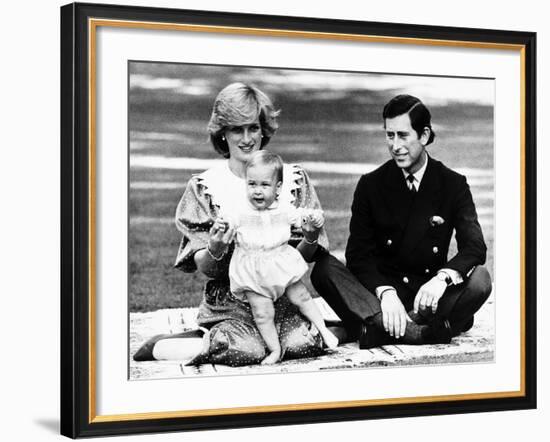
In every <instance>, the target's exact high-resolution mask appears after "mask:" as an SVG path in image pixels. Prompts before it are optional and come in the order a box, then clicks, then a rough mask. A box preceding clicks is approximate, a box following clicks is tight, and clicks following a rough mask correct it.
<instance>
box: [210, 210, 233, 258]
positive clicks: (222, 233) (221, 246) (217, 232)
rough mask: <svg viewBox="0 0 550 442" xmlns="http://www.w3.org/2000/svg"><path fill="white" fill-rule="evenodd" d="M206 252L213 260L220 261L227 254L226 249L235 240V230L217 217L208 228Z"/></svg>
mask: <svg viewBox="0 0 550 442" xmlns="http://www.w3.org/2000/svg"><path fill="white" fill-rule="evenodd" d="M209 234H210V238H209V239H208V250H209V251H210V254H211V255H212V256H213V258H215V259H221V258H222V256H223V255H224V254H225V252H227V247H228V246H229V244H231V242H233V239H234V238H235V229H234V228H233V227H231V226H230V225H229V223H228V222H227V221H225V220H224V219H223V218H221V217H219V218H217V219H216V221H214V224H213V225H212V227H211V228H210V232H209Z"/></svg>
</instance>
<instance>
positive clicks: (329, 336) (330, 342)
mask: <svg viewBox="0 0 550 442" xmlns="http://www.w3.org/2000/svg"><path fill="white" fill-rule="evenodd" d="M321 336H322V337H323V341H325V345H326V346H327V348H329V349H331V350H334V349H335V348H336V347H338V338H337V337H336V336H335V335H334V334H333V333H332V332H331V331H330V330H329V329H325V330H323V331H322V332H321Z"/></svg>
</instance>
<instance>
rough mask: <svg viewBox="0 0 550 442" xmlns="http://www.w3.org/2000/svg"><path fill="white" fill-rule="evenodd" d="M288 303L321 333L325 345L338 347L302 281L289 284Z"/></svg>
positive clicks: (334, 337) (336, 339) (332, 347)
mask: <svg viewBox="0 0 550 442" xmlns="http://www.w3.org/2000/svg"><path fill="white" fill-rule="evenodd" d="M285 293H286V295H287V297H288V299H289V301H290V302H291V303H292V304H294V305H295V306H296V307H298V308H299V309H300V312H301V313H302V314H303V315H304V316H305V317H306V318H307V319H309V320H310V321H311V322H312V323H313V324H314V325H315V327H317V329H318V330H319V333H321V336H322V337H323V341H325V345H326V346H327V347H328V348H330V349H334V348H336V347H337V346H338V338H337V337H336V336H334V334H333V333H332V332H331V331H330V330H329V329H328V328H327V326H326V325H325V321H324V319H323V317H322V316H321V312H320V311H319V309H318V308H317V304H315V301H313V298H312V297H311V295H310V293H309V291H308V289H307V287H306V286H305V285H304V283H303V282H302V281H298V282H295V283H294V284H291V285H289V286H288V287H287V289H286V292H285Z"/></svg>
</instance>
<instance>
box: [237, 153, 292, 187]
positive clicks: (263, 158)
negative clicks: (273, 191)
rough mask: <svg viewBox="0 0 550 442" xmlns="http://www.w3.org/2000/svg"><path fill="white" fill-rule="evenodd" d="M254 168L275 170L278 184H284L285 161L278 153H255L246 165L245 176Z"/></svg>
mask: <svg viewBox="0 0 550 442" xmlns="http://www.w3.org/2000/svg"><path fill="white" fill-rule="evenodd" d="M253 166H269V167H271V168H272V169H273V172H274V173H275V177H276V178H277V182H281V183H282V182H283V159H282V158H281V157H280V156H279V155H277V154H276V153H273V152H270V151H269V150H258V151H256V152H254V153H253V154H252V156H251V158H250V159H249V160H248V162H247V163H246V166H245V168H244V172H245V174H246V173H247V172H248V169H250V168H251V167H253Z"/></svg>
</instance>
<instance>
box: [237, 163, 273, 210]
mask: <svg viewBox="0 0 550 442" xmlns="http://www.w3.org/2000/svg"><path fill="white" fill-rule="evenodd" d="M281 184H282V183H281V182H280V181H277V177H276V174H275V171H274V170H273V168H272V167H269V166H264V165H260V164H258V165H255V166H252V167H249V168H248V169H247V170H246V195H247V197H248V201H250V203H251V204H252V206H254V207H255V208H256V209H258V210H265V209H267V208H268V207H269V206H271V204H273V202H274V201H275V199H276V198H277V196H278V195H279V192H280V191H281Z"/></svg>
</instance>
